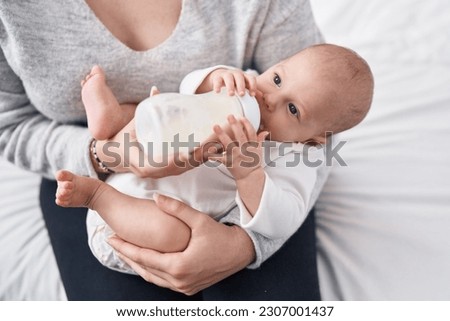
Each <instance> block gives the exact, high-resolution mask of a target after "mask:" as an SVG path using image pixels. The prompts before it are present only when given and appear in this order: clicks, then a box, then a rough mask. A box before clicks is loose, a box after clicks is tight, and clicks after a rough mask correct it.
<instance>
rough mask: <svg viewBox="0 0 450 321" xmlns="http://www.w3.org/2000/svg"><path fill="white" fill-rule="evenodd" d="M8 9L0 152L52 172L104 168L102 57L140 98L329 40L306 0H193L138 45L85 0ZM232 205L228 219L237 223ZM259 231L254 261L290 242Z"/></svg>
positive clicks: (0, 10) (0, 13)
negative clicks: (97, 102)
mask: <svg viewBox="0 0 450 321" xmlns="http://www.w3.org/2000/svg"><path fill="white" fill-rule="evenodd" d="M0 19H1V22H0V46H1V52H0V155H1V156H2V157H4V158H6V159H7V160H8V161H10V162H12V163H14V164H16V165H17V166H19V167H22V168H25V169H27V170H30V171H33V172H37V173H40V174H42V175H43V176H46V177H53V173H54V172H55V171H56V170H58V169H61V168H66V169H69V170H72V171H74V172H76V173H78V174H81V175H91V176H95V175H96V174H95V172H94V170H93V167H92V165H91V161H90V158H89V152H88V150H89V149H88V145H89V142H90V140H91V136H90V134H89V132H88V131H87V129H86V127H85V124H86V114H85V111H84V108H83V105H82V102H81V96H80V80H81V79H82V78H83V77H84V76H85V75H86V74H87V73H88V72H89V70H90V68H91V67H92V66H93V65H94V64H99V65H100V66H102V67H103V68H104V69H105V72H106V75H107V78H108V84H109V86H110V87H111V88H112V90H113V92H114V94H115V95H116V97H117V98H118V100H119V102H121V103H124V102H139V101H141V100H142V99H144V98H146V96H147V95H148V92H149V88H150V87H151V86H152V85H157V86H158V87H159V89H160V90H161V91H162V92H166V91H177V90H178V86H179V84H180V81H181V79H182V78H183V77H184V75H186V74H187V73H188V72H190V71H192V70H194V69H199V68H204V67H208V66H212V65H216V64H225V65H231V66H236V67H240V68H243V69H247V68H252V69H255V70H258V71H259V72H262V71H264V70H265V69H267V68H268V67H269V66H271V65H273V64H274V63H276V62H278V61H279V60H281V59H282V58H285V57H287V56H290V55H291V54H293V53H294V52H296V51H298V50H299V49H301V48H304V47H306V46H309V45H311V44H314V43H317V42H320V41H321V40H322V39H321V35H320V32H319V31H318V29H317V28H316V26H315V24H314V20H313V17H312V13H311V9H310V6H309V2H308V1H304V0H296V1H281V0H273V1H271V0H233V1H220V0H214V1H211V0H208V1H205V0H203V1H202V0H185V1H183V8H182V12H181V16H180V19H179V22H178V24H177V26H176V28H175V30H174V31H173V33H172V34H171V36H170V37H169V38H168V39H166V41H164V42H163V43H162V44H160V45H159V46H157V47H155V48H153V49H150V50H147V51H140V52H138V51H134V50H132V49H130V48H128V47H127V46H126V45H124V44H123V43H121V42H120V41H119V40H118V39H116V38H115V37H114V36H113V35H112V34H111V33H110V32H109V30H108V29H106V28H105V27H104V25H103V24H102V23H101V22H100V21H99V20H98V19H97V18H96V16H95V14H94V13H93V12H92V11H91V9H90V8H89V6H87V5H86V3H85V2H84V1H83V0H59V1H38V0H21V1H13V0H9V1H8V0H1V1H0ZM234 214H235V213H231V214H230V216H229V218H228V219H227V220H228V221H232V222H235V223H238V221H236V219H237V215H234ZM251 237H252V238H253V240H254V241H255V242H256V243H255V245H256V251H257V256H258V259H257V261H256V262H255V265H254V266H257V265H259V264H260V263H261V261H262V260H264V259H265V258H267V257H268V256H270V255H271V254H272V253H273V252H274V251H275V250H276V249H277V248H278V247H279V246H280V245H281V244H282V243H283V242H284V240H279V241H278V242H275V241H274V242H271V243H270V244H269V243H267V242H266V241H265V240H263V239H262V238H261V237H260V236H255V235H251Z"/></svg>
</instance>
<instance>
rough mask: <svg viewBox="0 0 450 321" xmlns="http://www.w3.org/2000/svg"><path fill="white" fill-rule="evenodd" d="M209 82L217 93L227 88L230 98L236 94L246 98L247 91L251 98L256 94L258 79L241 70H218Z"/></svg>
mask: <svg viewBox="0 0 450 321" xmlns="http://www.w3.org/2000/svg"><path fill="white" fill-rule="evenodd" d="M209 80H210V82H211V86H212V88H213V90H214V91H215V92H217V93H218V92H220V90H221V89H222V87H223V86H225V87H226V88H227V90H228V94H229V95H230V96H233V95H234V94H235V93H237V94H238V95H239V96H244V94H245V89H248V91H249V93H250V95H251V96H255V94H256V77H255V76H252V75H249V74H246V73H245V72H243V71H242V70H239V69H216V70H214V71H213V72H211V73H210V74H209Z"/></svg>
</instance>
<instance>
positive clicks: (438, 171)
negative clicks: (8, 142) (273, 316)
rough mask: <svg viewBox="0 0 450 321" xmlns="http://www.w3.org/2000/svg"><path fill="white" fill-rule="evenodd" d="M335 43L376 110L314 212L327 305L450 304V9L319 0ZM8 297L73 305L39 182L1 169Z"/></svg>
mask: <svg viewBox="0 0 450 321" xmlns="http://www.w3.org/2000/svg"><path fill="white" fill-rule="evenodd" d="M311 2H312V5H313V10H314V14H315V16H316V19H317V21H318V24H319V26H320V27H321V29H322V30H323V33H324V35H325V37H326V39H327V41H328V42H331V43H337V44H340V45H344V46H348V47H350V48H353V49H354V50H356V51H357V52H358V53H360V54H361V55H362V56H363V57H364V58H366V59H367V60H368V62H369V64H370V65H371V67H372V69H373V72H374V75H375V80H376V88H375V98H374V102H373V107H372V109H371V111H370V113H369V115H368V117H367V118H366V119H365V120H364V122H363V123H361V124H360V125H358V126H357V127H356V128H354V129H352V130H351V131H348V132H345V133H343V134H342V138H343V139H344V140H345V141H346V142H347V143H346V144H345V145H344V147H343V148H342V149H341V150H340V151H339V154H340V156H341V157H342V158H343V159H344V161H345V162H346V163H347V165H348V166H337V165H336V166H334V167H333V169H332V172H331V175H330V177H329V179H328V181H327V183H326V186H325V188H324V191H323V193H322V195H321V197H320V199H319V201H318V203H317V206H316V207H317V224H318V226H317V239H318V250H319V253H318V265H319V279H320V285H321V292H322V297H323V298H324V299H325V300H449V299H450V272H449V271H450V250H449V249H450V237H449V236H448V231H449V230H450V166H449V164H450V149H449V148H448V146H449V144H448V139H449V138H450V19H449V18H448V17H449V16H450V3H449V2H448V0H428V1H425V0H395V1H388V0H366V1H350V0H335V1H326V0H311ZM0 177H1V178H2V179H1V182H0V192H1V194H0V195H1V196H0V257H1V260H0V300H65V299H66V296H65V293H64V289H63V287H62V284H61V281H60V278H59V275H58V270H57V267H56V263H55V259H54V257H53V253H52V249H51V246H50V243H49V239H48V235H47V231H46V230H45V225H44V223H43V220H42V214H41V213H40V210H39V200H38V186H39V177H38V176H36V175H34V174H30V173H27V172H25V171H22V170H20V169H18V168H15V167H13V166H12V165H10V164H8V163H6V161H4V160H0Z"/></svg>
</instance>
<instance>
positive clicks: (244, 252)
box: [109, 195, 255, 295]
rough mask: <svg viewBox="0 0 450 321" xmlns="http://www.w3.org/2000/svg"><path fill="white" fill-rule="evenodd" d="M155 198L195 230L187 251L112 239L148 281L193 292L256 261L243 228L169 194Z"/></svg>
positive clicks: (120, 255)
mask: <svg viewBox="0 0 450 321" xmlns="http://www.w3.org/2000/svg"><path fill="white" fill-rule="evenodd" d="M155 201H156V205H157V206H158V207H159V208H160V209H161V210H162V211H164V212H166V213H167V214H169V215H172V216H174V217H176V218H178V219H180V220H181V221H183V222H184V223H186V225H188V227H189V228H190V229H191V240H190V242H189V244H188V247H187V248H186V249H185V250H184V251H183V252H178V253H159V252H157V251H154V250H148V249H143V248H139V247H136V246H134V245H132V244H131V243H127V242H125V241H123V240H121V239H119V238H116V237H115V238H112V239H110V241H109V243H110V245H111V246H112V247H113V248H114V249H115V250H116V251H117V252H118V254H119V257H121V258H122V259H123V260H124V261H126V262H127V263H128V264H129V265H130V266H131V267H132V268H133V269H134V270H135V271H136V272H137V273H138V274H139V275H141V276H142V277H143V278H144V279H145V280H147V281H148V282H151V283H154V284H156V285H158V286H162V287H166V288H169V289H172V290H174V291H178V292H182V293H185V294H188V295H192V294H195V293H197V292H199V291H201V290H202V289H204V288H207V287H209V286H210V285H212V284H215V283H217V282H219V281H220V280H222V279H225V278H226V277H228V276H230V275H232V274H234V273H236V272H237V271H240V270H242V269H243V268H245V267H246V266H247V265H249V264H250V263H251V262H253V261H254V258H255V252H254V247H253V243H252V241H251V239H250V238H249V236H248V234H247V233H246V232H245V231H244V230H242V229H241V228H240V227H238V226H235V225H232V226H229V225H225V224H221V223H218V222H216V221H215V220H214V219H212V218H211V217H209V216H207V215H204V214H203V213H200V212H198V211H197V210H194V209H193V208H191V207H189V206H187V205H186V204H184V203H181V202H179V201H177V200H175V199H171V198H168V197H166V196H162V195H158V197H156V199H155ZM199 260H201V261H199ZM199 262H201V264H199Z"/></svg>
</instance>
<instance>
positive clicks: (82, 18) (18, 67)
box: [0, 0, 243, 122]
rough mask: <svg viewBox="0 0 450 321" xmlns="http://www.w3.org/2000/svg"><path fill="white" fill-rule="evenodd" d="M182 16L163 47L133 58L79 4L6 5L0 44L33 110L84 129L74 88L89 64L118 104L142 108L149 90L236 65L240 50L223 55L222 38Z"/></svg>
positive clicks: (198, 16) (199, 20) (198, 19)
mask: <svg viewBox="0 0 450 321" xmlns="http://www.w3.org/2000/svg"><path fill="white" fill-rule="evenodd" d="M186 3H188V4H189V3H190V2H189V1H186ZM183 10H184V11H185V12H184V13H183V15H182V16H181V17H180V21H179V22H178V25H177V26H176V28H175V30H174V32H173V33H172V34H171V35H170V36H169V37H168V39H166V40H165V41H163V43H161V44H160V45H158V46H157V47H155V48H152V49H151V50H147V51H143V52H139V51H134V50H132V49H130V48H129V47H127V46H126V45H125V44H124V43H122V42H121V41H119V40H118V39H117V38H116V37H115V36H114V35H113V34H112V33H111V32H110V31H109V30H108V29H107V28H106V27H105V26H104V25H103V24H102V23H101V21H99V20H98V18H97V17H96V16H95V14H94V13H93V11H92V10H91V9H90V8H89V7H88V6H87V5H86V3H85V2H84V1H67V0H66V1H58V2H53V3H52V4H51V5H49V6H43V5H42V4H40V3H38V2H35V1H25V2H24V3H20V4H11V5H10V4H8V5H3V7H2V8H0V14H1V21H2V23H3V25H2V26H0V28H2V30H0V44H1V46H2V50H3V52H4V54H5V57H6V59H7V62H8V64H9V66H10V67H11V68H12V69H13V71H14V72H15V74H16V75H17V76H18V77H19V78H20V80H21V82H22V84H23V87H24V90H25V92H26V94H27V96H28V98H29V99H30V101H31V103H32V104H33V105H34V106H35V107H36V109H38V110H39V111H40V112H41V113H42V114H44V115H45V116H47V117H48V118H50V119H54V120H58V121H71V122H73V121H84V120H85V112H84V108H83V105H82V102H81V86H80V81H81V79H83V78H84V77H85V75H86V74H87V73H88V72H89V70H90V69H91V68H92V66H93V65H95V64H98V65H100V66H101V67H102V68H103V69H104V70H105V72H106V76H107V82H108V85H109V86H110V87H111V89H112V91H113V92H114V94H115V95H116V97H117V98H118V100H119V102H121V103H125V102H139V101H141V100H143V99H144V98H146V97H147V96H148V92H149V89H150V88H151V86H152V85H156V86H158V87H159V89H160V90H161V91H162V92H167V91H173V92H175V91H178V86H179V84H180V82H181V80H182V78H183V77H184V75H185V74H187V73H188V72H190V71H192V70H194V69H198V68H203V67H207V66H210V65H215V64H229V65H234V66H238V67H239V66H241V65H242V63H243V62H242V59H243V54H242V52H243V50H239V52H236V50H234V51H232V52H233V53H232V54H230V51H228V50H226V49H225V48H224V47H225V46H227V45H228V42H229V43H230V45H231V44H235V43H236V41H235V40H233V39H231V38H230V37H229V36H227V33H226V32H227V31H226V30H223V28H222V30H221V29H219V28H218V27H219V26H218V25H217V26H215V25H214V23H212V24H211V25H210V28H206V25H208V24H209V22H208V23H207V22H206V21H204V19H205V18H204V17H203V15H202V13H201V12H198V11H196V10H193V9H192V8H189V7H187V8H183ZM216 29H217V30H216ZM213 35H215V37H212V36H213Z"/></svg>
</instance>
